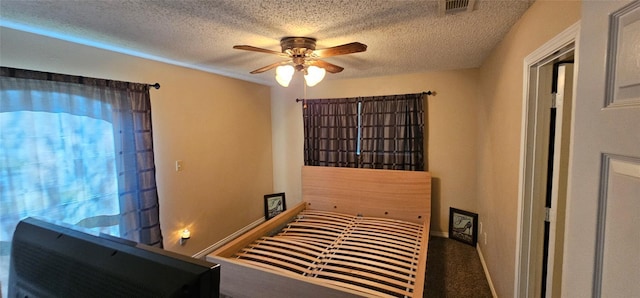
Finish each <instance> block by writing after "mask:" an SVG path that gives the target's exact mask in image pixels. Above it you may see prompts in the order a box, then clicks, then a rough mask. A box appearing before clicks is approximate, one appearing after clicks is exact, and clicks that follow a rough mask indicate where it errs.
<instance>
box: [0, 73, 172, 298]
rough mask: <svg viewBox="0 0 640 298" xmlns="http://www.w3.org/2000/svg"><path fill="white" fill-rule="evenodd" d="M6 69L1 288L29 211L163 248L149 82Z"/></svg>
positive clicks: (1, 97)
mask: <svg viewBox="0 0 640 298" xmlns="http://www.w3.org/2000/svg"><path fill="white" fill-rule="evenodd" d="M0 70H1V71H2V73H1V74H2V76H0V224H1V225H0V260H1V261H2V262H1V263H0V280H1V281H2V285H3V289H2V292H3V293H6V291H7V289H6V285H7V283H8V267H9V254H10V245H11V238H12V236H13V231H14V229H15V227H16V225H17V223H18V222H19V221H20V220H21V219H24V218H26V217H29V216H38V217H43V218H46V219H49V220H57V221H61V222H64V223H67V224H73V225H79V226H81V227H84V228H89V229H92V230H94V231H96V232H101V233H106V234H110V235H114V236H119V237H123V238H128V239H130V240H134V241H137V242H141V243H145V244H149V245H155V246H160V247H161V246H162V236H161V233H160V225H159V222H158V220H159V219H158V218H159V212H158V200H157V190H156V186H155V166H154V162H153V146H152V136H151V121H150V120H151V118H150V115H151V114H150V102H149V92H148V87H147V86H146V85H142V84H133V83H124V82H115V81H105V80H98V79H89V78H80V77H73V76H66V75H56V74H45V73H40V72H32V71H25V70H16V69H9V68H4V67H3V68H0ZM42 78H44V79H42ZM52 78H53V79H52ZM70 81H71V82H70ZM77 81H80V82H77Z"/></svg>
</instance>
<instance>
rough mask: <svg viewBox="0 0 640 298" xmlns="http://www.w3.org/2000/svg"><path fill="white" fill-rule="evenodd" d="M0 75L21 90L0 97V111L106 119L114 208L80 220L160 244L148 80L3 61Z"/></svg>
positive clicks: (5, 82) (4, 87)
mask: <svg viewBox="0 0 640 298" xmlns="http://www.w3.org/2000/svg"><path fill="white" fill-rule="evenodd" d="M0 78H1V79H2V85H1V86H2V89H0V90H3V91H10V90H20V91H21V92H23V91H26V92H23V93H22V94H26V95H25V96H24V97H23V98H20V99H15V100H9V98H10V96H9V95H5V97H8V98H2V99H0V100H2V103H1V105H0V108H1V109H0V112H11V111H41V112H52V113H69V114H74V115H79V116H88V117H91V118H96V119H102V120H105V121H108V122H110V123H111V124H112V127H113V140H114V143H115V144H114V145H113V147H114V149H115V154H114V155H115V170H116V173H114V174H115V175H117V192H118V194H117V196H118V198H119V204H120V213H119V214H111V215H100V214H96V215H95V216H94V217H92V218H85V219H84V220H83V221H81V222H82V223H85V224H87V225H88V226H89V227H95V226H99V225H100V224H101V223H103V224H107V225H110V224H113V223H115V224H118V225H119V230H120V236H121V237H123V238H127V239H130V240H133V241H136V242H139V243H144V244H147V245H152V246H156V247H162V233H161V229H160V220H159V205H158V192H157V187H156V176H155V163H154V154H153V137H152V127H151V103H150V95H149V87H148V85H146V84H137V83H128V82H120V81H112V80H103V79H94V78H86V77H78V76H70V75H62V74H54V73H45V72H37V71H29V70H21V69H14V68H7V67H1V68H0ZM57 196H60V195H57Z"/></svg>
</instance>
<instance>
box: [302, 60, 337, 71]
mask: <svg viewBox="0 0 640 298" xmlns="http://www.w3.org/2000/svg"><path fill="white" fill-rule="evenodd" d="M307 64H309V65H315V66H317V67H322V68H324V70H326V71H328V72H330V73H339V72H341V71H342V70H344V68H343V67H340V66H338V65H335V64H331V63H329V62H325V61H322V60H312V61H307Z"/></svg>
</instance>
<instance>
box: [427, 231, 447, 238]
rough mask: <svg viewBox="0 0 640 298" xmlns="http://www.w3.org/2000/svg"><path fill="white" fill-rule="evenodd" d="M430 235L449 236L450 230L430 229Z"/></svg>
mask: <svg viewBox="0 0 640 298" xmlns="http://www.w3.org/2000/svg"><path fill="white" fill-rule="evenodd" d="M429 235H431V236H434V237H442V238H449V233H448V232H441V231H430V232H429Z"/></svg>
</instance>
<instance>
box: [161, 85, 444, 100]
mask: <svg viewBox="0 0 640 298" xmlns="http://www.w3.org/2000/svg"><path fill="white" fill-rule="evenodd" d="M156 84H158V83H156ZM158 88H160V85H158ZM422 94H424V95H435V94H436V92H435V91H433V92H431V90H429V91H423V92H422ZM304 100H305V98H296V102H301V101H304Z"/></svg>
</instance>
